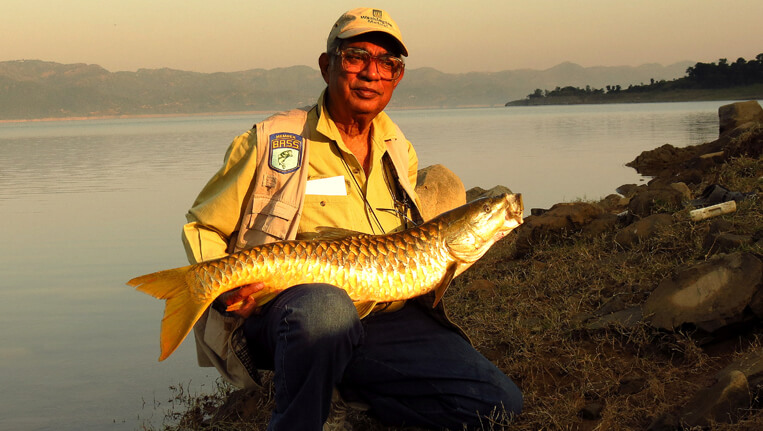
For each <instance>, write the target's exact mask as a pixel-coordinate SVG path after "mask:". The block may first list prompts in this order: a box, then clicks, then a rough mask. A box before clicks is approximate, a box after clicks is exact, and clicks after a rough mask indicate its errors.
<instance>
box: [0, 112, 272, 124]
mask: <svg viewBox="0 0 763 431" xmlns="http://www.w3.org/2000/svg"><path fill="white" fill-rule="evenodd" d="M276 112H278V111H236V112H188V113H175V114H120V115H93V116H73V117H47V118H14V119H5V120H3V119H0V124H4V123H42V122H50V121H85V120H117V119H125V120H126V119H136V118H174V117H210V116H224V115H262V114H273V113H276Z"/></svg>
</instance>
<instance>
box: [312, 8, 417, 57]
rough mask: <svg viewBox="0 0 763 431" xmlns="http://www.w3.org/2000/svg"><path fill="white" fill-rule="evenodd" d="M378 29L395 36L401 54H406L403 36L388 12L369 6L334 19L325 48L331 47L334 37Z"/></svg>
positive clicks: (348, 36) (356, 34) (349, 36)
mask: <svg viewBox="0 0 763 431" xmlns="http://www.w3.org/2000/svg"><path fill="white" fill-rule="evenodd" d="M374 31H379V32H382V33H387V34H388V35H390V36H392V37H394V38H395V40H396V41H397V42H398V43H399V44H400V48H401V54H403V55H404V56H406V57H407V56H408V48H406V47H405V44H404V43H403V36H402V35H401V34H400V29H399V28H398V27H397V24H396V23H395V21H393V20H392V18H391V17H390V16H389V14H388V13H387V12H385V11H383V10H381V9H374V8H370V7H360V8H357V9H352V10H349V11H347V12H345V13H344V14H343V15H342V16H340V17H339V19H338V20H337V21H336V23H335V24H334V26H333V27H332V28H331V32H330V33H329V37H328V40H327V41H326V50H327V51H328V50H329V49H331V45H333V43H334V41H335V40H336V39H349V38H351V37H355V36H358V35H361V34H364V33H370V32H374Z"/></svg>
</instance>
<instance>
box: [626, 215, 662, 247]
mask: <svg viewBox="0 0 763 431" xmlns="http://www.w3.org/2000/svg"><path fill="white" fill-rule="evenodd" d="M674 222H675V219H674V218H673V216H672V215H670V214H653V215H650V216H649V217H646V218H643V219H641V220H639V221H637V222H634V223H631V224H629V225H628V226H626V227H624V228H623V229H621V230H620V231H619V232H617V234H616V235H615V242H616V243H617V244H619V245H620V246H621V247H624V248H628V247H631V246H633V245H634V244H636V243H638V242H641V241H644V240H645V239H647V238H649V237H651V236H652V235H654V234H655V233H656V232H657V231H658V230H660V229H662V228H664V227H666V226H670V225H672V224H673V223H674Z"/></svg>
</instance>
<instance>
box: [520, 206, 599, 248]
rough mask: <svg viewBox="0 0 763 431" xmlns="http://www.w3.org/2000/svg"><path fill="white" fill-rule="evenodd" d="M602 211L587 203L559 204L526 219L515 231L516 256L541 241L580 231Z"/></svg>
mask: <svg viewBox="0 0 763 431" xmlns="http://www.w3.org/2000/svg"><path fill="white" fill-rule="evenodd" d="M603 211H604V210H602V209H601V207H599V206H597V205H593V204H589V203H587V202H575V203H561V204H556V205H554V206H552V207H551V209H549V210H548V211H545V212H544V213H543V214H540V215H533V216H530V217H528V218H526V219H525V222H524V223H523V224H522V225H521V226H519V228H517V230H516V232H517V238H516V240H515V242H514V244H515V247H516V249H515V252H516V255H517V256H522V255H524V254H526V253H527V252H528V251H529V250H530V248H531V247H532V244H533V243H534V242H536V241H539V240H541V239H544V238H549V237H552V236H555V235H560V234H564V233H568V232H578V231H580V230H581V229H582V228H583V227H584V226H585V225H587V224H588V223H590V222H591V221H592V220H594V219H595V218H596V217H598V216H599V215H600V214H602V213H603Z"/></svg>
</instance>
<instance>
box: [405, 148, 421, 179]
mask: <svg viewBox="0 0 763 431" xmlns="http://www.w3.org/2000/svg"><path fill="white" fill-rule="evenodd" d="M406 142H407V143H408V181H409V182H410V183H411V185H412V186H413V187H414V188H416V182H417V179H418V176H419V156H418V155H417V154H416V150H415V149H414V148H413V144H411V141H408V140H406Z"/></svg>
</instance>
